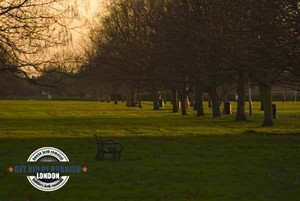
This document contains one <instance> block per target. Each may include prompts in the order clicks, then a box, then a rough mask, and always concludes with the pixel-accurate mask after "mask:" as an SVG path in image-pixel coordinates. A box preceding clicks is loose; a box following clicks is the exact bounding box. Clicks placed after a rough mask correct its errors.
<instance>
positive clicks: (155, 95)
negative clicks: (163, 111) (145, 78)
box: [152, 87, 159, 110]
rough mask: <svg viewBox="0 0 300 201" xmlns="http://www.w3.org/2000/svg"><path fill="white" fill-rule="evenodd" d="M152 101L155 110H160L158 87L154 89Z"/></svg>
mask: <svg viewBox="0 0 300 201" xmlns="http://www.w3.org/2000/svg"><path fill="white" fill-rule="evenodd" d="M152 100H153V110H159V102H158V101H159V100H158V90H157V88H156V87H152Z"/></svg>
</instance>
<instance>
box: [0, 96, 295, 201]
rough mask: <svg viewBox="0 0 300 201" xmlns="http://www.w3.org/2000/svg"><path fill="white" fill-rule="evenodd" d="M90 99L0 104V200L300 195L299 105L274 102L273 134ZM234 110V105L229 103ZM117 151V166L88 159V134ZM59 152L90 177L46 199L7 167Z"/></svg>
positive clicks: (257, 117)
mask: <svg viewBox="0 0 300 201" xmlns="http://www.w3.org/2000/svg"><path fill="white" fill-rule="evenodd" d="M143 106H144V108H143V109H138V108H126V107H125V106H124V104H120V105H117V106H115V105H113V104H106V103H96V102H63V101H62V102H55V101H1V102H0V155H1V156H0V201H40V200H46V201H47V200H49V201H50V200H51V201H53V200H55V201H56V200H64V201H69V200H70V201H77V200H80V201H84V200H89V201H98V200H103V201H106V200H120V201H126V200H128V201H135V200H153V201H160V200H161V201H163V200H170V201H171V200H172V201H174V200H221V201H223V200H228V201H232V200H239V201H240V200H243V201H247V200H249V201H255V200H262V201H265V200H272V201H273V200H278V201H279V200H289V201H294V200H295V201H296V200H299V197H300V171H299V170H300V103H277V107H278V116H279V119H277V120H275V126H274V127H273V128H264V127H261V123H262V112H261V111H259V109H258V108H259V104H256V103H255V104H254V116H253V117H251V118H249V121H248V122H234V115H233V116H224V117H223V118H221V119H212V118H211V117H210V116H211V114H210V111H209V109H208V106H207V105H205V108H206V111H205V112H206V113H207V115H206V117H202V118H197V117H195V115H194V111H192V110H190V111H189V115H188V116H184V117H183V116H181V115H180V114H173V113H171V108H170V105H167V106H166V108H164V109H163V110H160V111H152V110H151V104H150V103H144V104H143ZM233 108H235V105H233ZM95 132H96V133H98V134H99V135H102V136H106V137H114V138H117V139H118V140H119V141H121V142H122V143H123V145H124V148H125V149H124V153H123V157H122V160H121V161H119V162H113V161H111V160H109V159H107V160H105V161H101V162H100V161H96V160H94V156H95V153H96V144H95V140H94V138H93V134H94V133H95ZM43 146H53V147H57V148H59V149H61V150H62V151H63V152H64V153H65V154H66V155H67V156H68V157H69V159H70V161H71V162H74V163H77V164H81V165H82V166H87V167H88V173H86V174H80V175H76V176H71V178H70V180H69V181H68V183H67V184H66V185H65V186H64V187H63V188H62V189H60V190H58V191H56V192H52V193H45V192H41V191H38V190H36V189H35V188H33V187H32V186H31V185H30V184H29V182H28V181H27V179H26V177H24V176H20V175H17V174H9V173H8V171H7V168H8V167H10V166H14V165H19V164H20V163H24V162H25V161H26V160H27V158H28V156H29V155H30V154H31V153H32V152H33V151H34V150H35V149H37V148H40V147H43Z"/></svg>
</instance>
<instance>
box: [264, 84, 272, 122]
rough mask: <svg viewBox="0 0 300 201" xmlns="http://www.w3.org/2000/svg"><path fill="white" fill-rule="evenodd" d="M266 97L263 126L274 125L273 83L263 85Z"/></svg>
mask: <svg viewBox="0 0 300 201" xmlns="http://www.w3.org/2000/svg"><path fill="white" fill-rule="evenodd" d="M262 92H263V97H264V98H263V99H264V122H263V126H273V111H272V85H264V86H262Z"/></svg>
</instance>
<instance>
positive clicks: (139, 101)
mask: <svg viewBox="0 0 300 201" xmlns="http://www.w3.org/2000/svg"><path fill="white" fill-rule="evenodd" d="M138 104H139V108H143V106H142V97H141V94H140V92H139V91H138Z"/></svg>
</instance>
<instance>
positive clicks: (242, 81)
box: [235, 72, 247, 121]
mask: <svg viewBox="0 0 300 201" xmlns="http://www.w3.org/2000/svg"><path fill="white" fill-rule="evenodd" d="M245 88H246V76H245V74H244V73H243V72H240V73H239V79H238V81H237V95H238V100H237V113H236V118H235V120H236V121H247V118H246V113H245V102H246V91H245Z"/></svg>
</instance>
